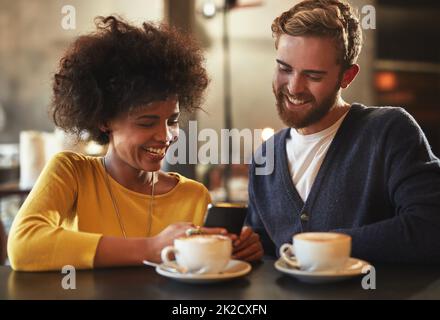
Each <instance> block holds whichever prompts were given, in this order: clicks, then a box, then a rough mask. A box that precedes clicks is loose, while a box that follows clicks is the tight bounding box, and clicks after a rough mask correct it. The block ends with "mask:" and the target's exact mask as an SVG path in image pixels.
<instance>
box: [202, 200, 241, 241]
mask: <svg viewBox="0 0 440 320" xmlns="http://www.w3.org/2000/svg"><path fill="white" fill-rule="evenodd" d="M246 215H247V206H246V205H241V204H231V203H217V204H215V205H212V204H210V205H209V206H208V212H207V214H206V217H205V223H204V226H205V227H210V228H225V229H226V230H228V232H229V233H233V234H236V235H240V233H241V228H242V227H243V224H244V220H245V219H246Z"/></svg>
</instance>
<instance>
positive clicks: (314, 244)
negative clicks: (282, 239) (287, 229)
mask: <svg viewBox="0 0 440 320" xmlns="http://www.w3.org/2000/svg"><path fill="white" fill-rule="evenodd" d="M350 253H351V237H350V236H349V235H346V234H342V233H334V232H304V233H299V234H296V235H295V236H293V239H292V244H290V243H285V244H283V245H282V246H281V247H280V256H281V258H282V259H283V260H284V261H285V262H286V263H287V264H288V265H289V266H291V267H294V268H300V269H301V270H304V271H335V270H340V269H342V268H343V267H344V265H345V264H346V263H347V261H348V258H349V257H350Z"/></svg>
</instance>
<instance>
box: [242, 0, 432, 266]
mask: <svg viewBox="0 0 440 320" xmlns="http://www.w3.org/2000/svg"><path fill="white" fill-rule="evenodd" d="M272 31H273V35H274V38H275V47H276V50H277V58H276V64H277V67H276V71H275V75H274V79H273V91H274V94H275V97H276V104H277V109H278V113H279V116H280V118H281V119H282V120H283V122H284V123H285V124H286V125H287V126H288V127H289V128H286V129H284V130H281V131H280V132H278V133H277V134H276V135H275V136H274V137H273V140H272V141H271V142H273V143H274V151H275V152H274V158H275V160H274V170H273V172H272V173H270V174H269V175H257V174H256V171H255V170H256V169H257V167H258V165H257V164H256V163H259V162H258V161H255V163H254V164H253V165H252V166H251V168H250V185H249V197H250V199H249V207H250V212H249V217H248V225H249V226H250V227H252V228H253V229H254V230H255V231H256V232H257V233H258V234H259V235H260V237H261V238H262V240H263V243H264V246H265V252H266V254H276V253H277V252H278V249H279V247H280V246H281V244H283V243H285V242H291V237H292V235H294V234H296V233H299V232H307V231H335V232H341V233H346V234H349V235H350V236H351V237H352V245H353V246H352V255H353V256H354V257H357V258H363V259H366V260H369V261H381V262H440V162H439V160H438V159H437V158H436V157H435V156H434V154H433V153H432V152H431V150H430V147H429V144H428V142H427V141H426V138H425V136H424V134H423V132H422V131H421V129H420V127H419V126H418V125H417V123H416V122H415V120H414V119H413V118H412V117H411V116H410V115H409V114H408V113H406V112H405V111H404V110H403V109H401V108H390V107H382V108H373V107H366V106H363V105H361V104H349V103H347V102H345V101H344V100H343V99H342V97H341V90H342V89H344V88H347V87H348V86H349V85H350V83H351V82H352V81H353V79H354V78H355V77H356V75H357V73H358V72H359V66H358V65H357V64H356V60H357V57H358V55H359V52H360V50H361V45H362V40H361V39H362V34H361V29H360V26H359V21H358V19H357V18H356V16H355V15H354V13H353V11H352V8H351V7H350V5H349V4H347V3H345V2H341V1H337V0H306V1H303V2H300V3H298V4H297V5H296V6H294V7H293V8H291V9H290V10H289V11H286V12H284V13H283V14H281V16H279V17H278V18H276V19H275V20H274V22H273V24H272ZM265 147H266V145H263V146H262V148H263V150H265ZM267 150H269V148H267Z"/></svg>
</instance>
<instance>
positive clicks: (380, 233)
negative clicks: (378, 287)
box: [336, 109, 440, 263]
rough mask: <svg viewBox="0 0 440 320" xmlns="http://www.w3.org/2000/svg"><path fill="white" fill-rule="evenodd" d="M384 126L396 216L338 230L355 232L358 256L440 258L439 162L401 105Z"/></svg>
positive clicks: (416, 260) (419, 260)
mask: <svg viewBox="0 0 440 320" xmlns="http://www.w3.org/2000/svg"><path fill="white" fill-rule="evenodd" d="M384 132H385V134H384V136H383V137H384V138H383V150H382V153H383V154H384V155H385V156H384V157H383V158H382V159H383V161H384V163H385V168H386V169H385V172H386V174H385V177H386V181H387V182H386V183H387V190H388V195H387V196H388V198H389V199H390V200H391V202H392V204H393V207H394V213H393V214H392V216H393V217H392V218H390V219H387V220H383V221H380V222H377V223H373V224H370V225H366V226H362V227H358V228H351V229H338V230H336V231H338V232H343V233H347V234H349V235H351V236H352V239H353V248H352V253H353V256H355V257H359V258H364V259H367V260H370V261H380V262H394V263H396V262H397V263H398V262H407V263H440V162H439V160H438V159H437V158H436V157H435V156H434V155H433V154H432V152H431V150H430V147H429V144H428V142H427V140H426V138H425V136H424V134H423V132H422V130H421V129H420V127H419V126H418V125H417V123H416V122H415V120H414V119H413V118H412V117H411V116H410V115H409V114H408V113H406V112H405V111H403V110H402V109H401V111H400V112H396V117H395V118H394V119H393V121H391V123H390V125H389V126H387V127H386V128H385V130H384Z"/></svg>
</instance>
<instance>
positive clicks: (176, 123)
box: [168, 119, 179, 126]
mask: <svg viewBox="0 0 440 320" xmlns="http://www.w3.org/2000/svg"><path fill="white" fill-rule="evenodd" d="M178 124H179V120H177V119H176V120H173V121H169V122H168V125H169V126H175V125H178Z"/></svg>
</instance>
